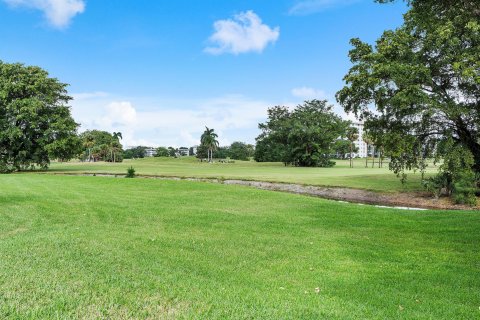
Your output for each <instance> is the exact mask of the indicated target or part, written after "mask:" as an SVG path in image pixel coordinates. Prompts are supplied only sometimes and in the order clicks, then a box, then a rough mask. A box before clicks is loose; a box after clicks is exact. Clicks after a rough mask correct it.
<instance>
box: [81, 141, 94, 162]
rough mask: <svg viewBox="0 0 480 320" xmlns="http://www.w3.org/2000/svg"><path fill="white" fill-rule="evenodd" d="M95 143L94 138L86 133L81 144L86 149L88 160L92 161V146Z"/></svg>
mask: <svg viewBox="0 0 480 320" xmlns="http://www.w3.org/2000/svg"><path fill="white" fill-rule="evenodd" d="M94 145H95V138H94V137H93V136H92V135H88V136H87V137H86V138H85V141H84V142H83V146H84V147H85V148H86V149H87V150H88V162H91V161H92V148H93V146H94Z"/></svg>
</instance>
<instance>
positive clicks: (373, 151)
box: [372, 145, 375, 168]
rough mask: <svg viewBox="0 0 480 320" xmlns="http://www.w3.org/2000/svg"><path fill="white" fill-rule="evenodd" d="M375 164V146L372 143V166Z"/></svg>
mask: <svg viewBox="0 0 480 320" xmlns="http://www.w3.org/2000/svg"><path fill="white" fill-rule="evenodd" d="M374 166H375V146H374V145H372V168H373V167H374Z"/></svg>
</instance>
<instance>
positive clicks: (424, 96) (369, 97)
mask: <svg viewBox="0 0 480 320" xmlns="http://www.w3.org/2000/svg"><path fill="white" fill-rule="evenodd" d="M377 2H392V1H391V0H377ZM407 2H408V4H409V6H410V9H409V11H408V12H407V13H406V14H405V15H404V23H403V24H402V25H401V26H400V27H399V28H397V29H396V30H388V31H385V32H384V33H383V35H382V36H381V37H380V38H379V39H378V40H377V41H376V44H375V46H372V45H370V44H368V43H365V42H362V41H361V40H360V39H358V38H355V39H352V40H351V44H352V46H353V49H352V50H351V51H350V53H349V56H350V60H351V61H352V63H353V66H352V68H351V69H350V71H349V72H348V73H347V75H346V76H345V78H344V80H345V82H346V86H345V87H344V88H343V89H341V90H340V91H339V92H338V93H337V100H338V101H339V103H340V104H341V105H342V106H343V107H344V109H345V111H347V112H353V113H355V114H356V115H358V116H359V117H360V118H362V119H364V120H365V121H366V122H365V126H366V128H367V129H370V132H371V134H372V139H373V140H377V139H378V138H380V137H381V140H382V141H381V142H382V148H384V150H385V152H386V153H387V154H389V155H390V157H391V163H390V168H391V169H392V170H394V171H395V172H396V173H397V174H401V175H402V176H403V177H404V176H405V174H404V173H405V170H406V169H412V168H413V169H415V168H422V167H423V166H424V164H423V159H424V158H425V157H427V156H431V155H435V154H436V153H438V152H439V151H440V150H441V149H440V148H438V144H439V143H440V142H442V141H445V140H449V139H451V140H452V141H453V143H452V144H448V146H450V148H446V149H443V152H444V153H448V152H451V151H452V150H456V149H455V148H457V146H459V147H461V148H464V149H465V150H466V151H467V152H468V153H471V155H472V156H473V159H474V161H473V164H472V166H471V169H473V170H475V171H476V172H480V9H479V8H480V7H479V6H478V1H473V0H455V1H453V0H443V1H438V0H435V1H434V0H411V1H407ZM436 155H437V156H439V155H438V154H436ZM444 155H445V154H443V155H442V156H444ZM466 169H468V168H466Z"/></svg>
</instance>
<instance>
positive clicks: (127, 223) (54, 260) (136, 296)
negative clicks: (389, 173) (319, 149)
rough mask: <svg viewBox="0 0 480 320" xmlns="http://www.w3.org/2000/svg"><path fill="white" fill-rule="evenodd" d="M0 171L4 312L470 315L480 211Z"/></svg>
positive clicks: (477, 291) (479, 269)
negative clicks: (398, 206)
mask: <svg viewBox="0 0 480 320" xmlns="http://www.w3.org/2000/svg"><path fill="white" fill-rule="evenodd" d="M124 167H125V164H123V165H121V166H120V165H119V166H118V168H119V169H121V170H119V171H122V172H123V169H124ZM138 167H139V168H140V167H141V166H138ZM144 168H146V167H144ZM281 169H283V168H280V167H278V168H277V170H281ZM272 170H273V169H272ZM345 170H346V169H345ZM140 171H141V170H140ZM0 185H1V189H0V190H1V191H0V204H1V206H0V319H25V318H26V319H37V318H43V319H69V318H82V317H83V318H88V319H92V318H107V319H108V318H110V319H118V318H121V319H130V318H139V319H144V318H150V319H158V318H160V319H161V318H198V319H232V318H238V319H319V318H320V319H321V318H325V319H396V318H401V319H475V318H479V317H480V309H479V307H480V250H479V244H480V232H479V230H480V213H479V212H475V211H450V212H446V211H400V210H393V209H381V208H375V207H370V206H360V205H348V204H343V203H337V202H332V201H327V200H322V199H317V198H312V197H305V196H298V195H292V194H285V193H276V192H269V191H261V190H256V189H252V188H247V187H240V186H228V185H221V184H210V183H202V182H189V181H160V180H150V179H120V178H103V177H66V176H49V175H35V174H22V175H1V176H0Z"/></svg>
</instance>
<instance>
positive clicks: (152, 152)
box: [145, 147, 157, 157]
mask: <svg viewBox="0 0 480 320" xmlns="http://www.w3.org/2000/svg"><path fill="white" fill-rule="evenodd" d="M156 154H157V149H155V148H151V147H150V148H147V149H145V157H153V156H155V155H156Z"/></svg>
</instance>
